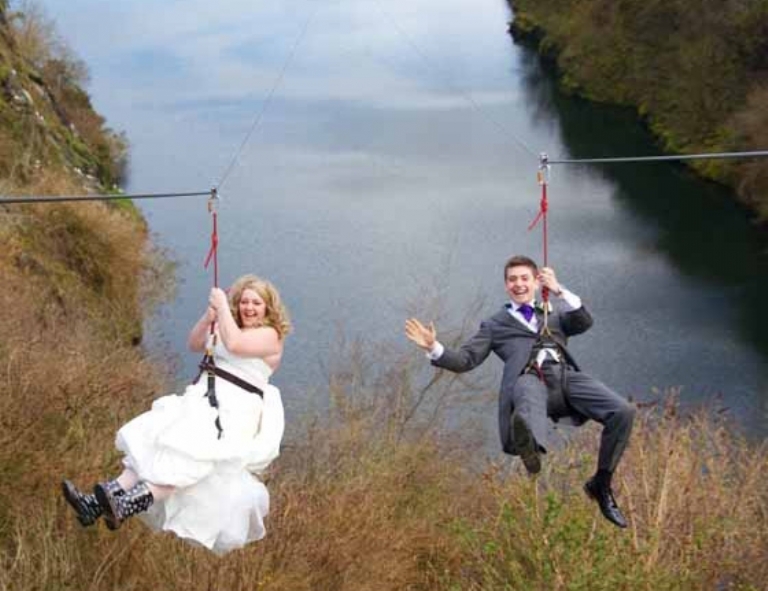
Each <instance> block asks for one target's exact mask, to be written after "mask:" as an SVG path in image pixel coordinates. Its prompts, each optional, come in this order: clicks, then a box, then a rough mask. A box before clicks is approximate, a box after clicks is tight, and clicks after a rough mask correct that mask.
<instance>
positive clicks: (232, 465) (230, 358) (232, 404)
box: [62, 275, 291, 554]
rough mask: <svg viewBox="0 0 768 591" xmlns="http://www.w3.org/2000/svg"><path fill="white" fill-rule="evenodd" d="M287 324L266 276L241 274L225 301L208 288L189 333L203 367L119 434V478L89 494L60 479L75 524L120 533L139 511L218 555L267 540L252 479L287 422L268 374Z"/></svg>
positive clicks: (262, 491) (261, 500)
mask: <svg viewBox="0 0 768 591" xmlns="http://www.w3.org/2000/svg"><path fill="white" fill-rule="evenodd" d="M211 326H213V327H214V329H213V331H211ZM290 329H291V326H290V321H289V318H288V313H287V311H286V309H285V307H284V305H283V304H282V302H281V299H280V294H279V293H278V291H277V289H275V287H274V286H273V285H272V284H271V283H269V282H268V281H265V280H263V279H260V278H258V277H256V276H254V275H245V276H243V277H240V278H239V279H238V280H237V281H236V282H235V284H234V285H233V286H232V288H231V289H230V290H229V297H227V295H226V294H225V293H224V291H222V290H221V289H219V288H213V289H212V290H211V293H210V296H209V300H208V308H207V309H206V311H205V313H204V314H203V315H202V317H201V318H200V319H199V320H198V321H197V323H196V324H195V326H194V327H193V328H192V330H191V331H190V334H189V339H188V344H189V347H190V349H191V350H193V351H197V352H203V351H206V356H205V358H204V363H203V364H201V367H202V366H205V371H202V372H201V376H199V377H198V379H197V380H196V381H195V383H193V384H192V385H190V386H188V387H187V388H186V390H185V391H184V393H183V394H182V395H175V394H171V395H168V396H163V397H162V398H159V399H158V400H156V401H155V402H154V403H153V405H152V408H151V410H149V411H148V412H145V413H143V414H141V415H139V416H138V417H136V418H134V419H133V420H131V421H129V422H128V423H127V424H125V425H124V426H123V427H122V428H121V429H120V430H119V431H118V432H117V436H116V446H117V448H118V449H119V450H120V451H121V452H123V453H124V454H125V455H124V458H123V465H124V470H123V472H122V473H121V474H120V475H119V476H118V477H117V478H115V479H114V480H107V481H104V482H100V483H98V484H97V485H96V486H95V487H94V492H93V493H84V492H81V491H80V490H78V489H77V488H76V487H75V486H74V485H73V484H72V483H71V482H69V481H68V480H64V481H63V483H62V492H63V494H64V498H65V499H66V500H67V502H68V503H69V504H70V505H71V506H72V508H73V509H74V510H75V511H76V513H77V517H78V520H79V521H80V523H81V524H82V525H83V526H89V525H92V524H93V523H95V522H96V520H97V519H98V518H99V517H102V516H103V518H104V521H105V522H106V524H107V527H108V528H109V529H117V528H119V527H120V525H121V524H122V522H123V521H125V520H126V519H128V518H129V517H132V516H134V515H137V514H140V515H141V518H142V519H143V521H145V522H146V523H147V524H148V525H149V526H150V527H152V528H154V529H156V530H165V531H172V532H174V533H175V534H176V535H178V536H180V537H181V538H184V539H186V540H188V541H192V542H195V543H198V544H202V545H203V546H205V547H207V548H208V549H210V550H212V551H214V552H216V553H218V554H223V553H225V552H228V551H230V550H233V549H236V548H240V547H242V546H244V545H245V544H247V543H248V542H251V541H253V540H258V539H261V538H262V537H264V535H265V528H264V517H265V516H266V514H267V513H268V511H269V493H268V492H267V489H266V487H265V486H264V484H263V483H262V482H261V481H260V480H259V479H258V477H257V476H258V475H259V474H260V473H261V472H262V471H263V470H264V469H265V468H266V467H267V466H268V465H269V464H270V463H271V462H272V460H274V459H275V458H276V457H277V456H278V454H279V449H280V441H281V439H282V436H283V430H284V426H285V422H284V415H283V405H282V402H281V399H280V392H279V390H278V389H277V388H276V387H274V386H272V385H270V384H269V383H268V380H269V377H270V376H271V375H272V373H273V372H274V371H275V370H276V369H277V368H278V366H279V364H280V359H281V357H282V353H283V342H284V339H285V337H286V336H287V335H288V333H289V332H290ZM211 333H212V334H211ZM206 374H207V375H206ZM210 386H213V388H211V387H210Z"/></svg>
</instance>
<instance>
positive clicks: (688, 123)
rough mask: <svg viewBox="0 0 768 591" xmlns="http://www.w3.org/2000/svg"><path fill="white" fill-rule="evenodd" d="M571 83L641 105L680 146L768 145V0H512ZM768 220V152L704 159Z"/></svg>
mask: <svg viewBox="0 0 768 591" xmlns="http://www.w3.org/2000/svg"><path fill="white" fill-rule="evenodd" d="M508 2H509V4H510V6H511V7H512V10H513V12H514V20H513V22H512V24H511V25H510V31H511V32H512V34H513V37H514V38H515V39H516V40H518V41H521V42H525V43H532V44H534V45H535V46H536V47H537V48H538V49H539V52H540V53H541V54H542V55H544V56H545V57H546V58H548V59H551V60H552V61H554V62H555V63H556V65H557V68H558V70H559V73H560V81H561V85H562V86H563V87H564V88H565V89H566V90H567V91H569V92H573V93H575V94H578V95H580V96H583V97H585V98H588V99H590V100H594V101H598V102H607V103H614V104H619V105H627V106H632V107H635V108H636V109H637V111H638V113H639V114H640V116H641V117H642V118H643V119H644V120H645V121H646V122H647V124H648V125H649V127H650V128H651V130H652V131H653V133H654V134H655V135H656V136H657V137H658V138H659V141H660V143H661V145H662V148H663V149H664V150H666V151H668V152H671V153H698V152H716V151H748V150H765V149H768V0H753V1H750V2H744V1H743V0H722V1H720V2H717V3H716V6H713V5H712V3H711V2H710V1H708V0H619V1H616V0H508ZM692 166H693V167H694V168H695V169H696V170H697V171H698V172H699V173H700V174H702V175H703V176H705V177H706V178H710V179H713V180H716V181H718V182H721V183H724V184H727V185H730V186H732V187H733V188H734V189H735V191H736V193H737V194H738V196H739V198H740V199H741V200H742V201H743V202H744V203H745V204H746V205H747V206H748V207H749V208H750V209H752V210H753V211H754V212H756V214H757V216H758V218H759V220H760V221H761V222H763V223H766V222H768V159H751V160H701V161H695V162H694V163H692Z"/></svg>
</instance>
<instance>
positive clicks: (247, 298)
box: [237, 288, 267, 328]
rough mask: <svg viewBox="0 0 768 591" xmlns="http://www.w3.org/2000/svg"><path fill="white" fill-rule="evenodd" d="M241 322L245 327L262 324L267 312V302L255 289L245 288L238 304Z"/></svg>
mask: <svg viewBox="0 0 768 591" xmlns="http://www.w3.org/2000/svg"><path fill="white" fill-rule="evenodd" d="M237 311H238V313H239V316H240V324H241V325H242V327H243V328H255V327H257V326H261V325H262V324H263V322H264V317H265V316H266V314H267V304H266V303H265V302H264V300H263V298H262V297H261V296H260V295H259V294H258V293H256V292H255V291H254V290H253V289H248V288H246V289H244V290H243V293H242V295H241V296H240V301H239V302H238V304H237Z"/></svg>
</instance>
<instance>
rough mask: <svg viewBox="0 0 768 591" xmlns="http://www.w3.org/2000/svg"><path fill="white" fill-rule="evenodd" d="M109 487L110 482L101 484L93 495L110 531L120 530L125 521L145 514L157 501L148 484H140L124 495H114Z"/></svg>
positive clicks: (94, 490) (94, 489)
mask: <svg viewBox="0 0 768 591" xmlns="http://www.w3.org/2000/svg"><path fill="white" fill-rule="evenodd" d="M108 485H109V483H108V482H100V483H99V484H97V485H96V486H95V487H93V493H94V495H96V500H97V501H98V502H99V505H101V508H102V510H103V511H104V521H105V522H106V523H107V527H108V528H109V529H112V530H115V529H117V528H119V527H120V525H122V523H123V521H125V520H126V519H128V518H129V517H133V516H134V515H138V514H139V513H143V512H144V511H146V510H147V509H149V508H150V507H151V506H152V503H153V502H154V501H155V498H154V497H153V496H152V491H150V490H149V486H148V485H147V483H146V482H139V483H138V484H137V485H136V486H134V487H133V488H129V489H128V490H126V491H125V493H123V494H122V495H116V494H114V493H113V492H112V491H110V489H109V486H108Z"/></svg>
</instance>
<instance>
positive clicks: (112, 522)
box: [93, 484, 122, 531]
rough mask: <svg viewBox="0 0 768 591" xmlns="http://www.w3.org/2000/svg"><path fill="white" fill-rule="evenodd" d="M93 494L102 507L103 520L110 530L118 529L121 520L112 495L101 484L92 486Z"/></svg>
mask: <svg viewBox="0 0 768 591" xmlns="http://www.w3.org/2000/svg"><path fill="white" fill-rule="evenodd" d="M93 494H95V495H96V500H97V501H99V505H101V506H102V508H103V509H104V521H105V522H106V524H107V527H108V528H109V529H111V530H112V531H114V530H116V529H118V528H119V527H120V525H121V523H122V522H121V521H120V518H119V517H118V516H117V507H116V506H115V499H114V496H113V495H111V494H109V493H108V492H107V490H106V489H105V488H104V487H103V486H102V485H101V484H97V485H96V486H94V487H93Z"/></svg>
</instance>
